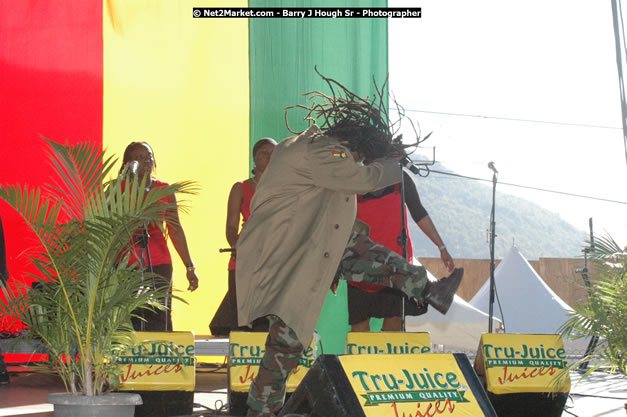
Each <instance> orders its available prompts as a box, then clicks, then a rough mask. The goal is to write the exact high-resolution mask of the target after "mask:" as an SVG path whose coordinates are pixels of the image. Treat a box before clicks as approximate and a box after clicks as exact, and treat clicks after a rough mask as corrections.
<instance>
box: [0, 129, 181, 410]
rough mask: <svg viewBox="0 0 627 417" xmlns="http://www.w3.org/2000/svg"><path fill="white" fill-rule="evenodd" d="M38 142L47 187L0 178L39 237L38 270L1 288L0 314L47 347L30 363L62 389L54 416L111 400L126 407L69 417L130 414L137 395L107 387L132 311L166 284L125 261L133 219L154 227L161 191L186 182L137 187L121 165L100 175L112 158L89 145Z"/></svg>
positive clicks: (126, 343)
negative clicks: (47, 171) (152, 282)
mask: <svg viewBox="0 0 627 417" xmlns="http://www.w3.org/2000/svg"><path fill="white" fill-rule="evenodd" d="M47 142H48V144H49V146H50V157H51V158H50V159H51V162H52V165H53V167H54V170H55V177H53V179H52V183H51V184H49V185H47V186H44V187H42V188H41V189H35V188H32V187H29V186H19V185H0V198H1V199H3V200H5V201H6V202H7V203H8V204H9V205H10V206H12V207H13V208H14V209H15V210H17V211H18V212H19V214H20V215H21V217H23V218H24V220H25V221H26V223H27V225H28V226H29V227H30V228H31V229H32V230H33V232H34V233H35V235H36V236H37V238H38V239H39V242H40V243H41V248H40V249H38V250H34V251H33V253H31V254H30V255H29V256H30V258H31V261H32V263H33V264H34V266H35V267H36V270H37V273H36V274H34V275H33V278H34V280H35V283H34V285H33V288H32V289H26V288H23V289H21V291H20V290H18V291H8V292H6V300H4V301H2V300H0V314H1V315H4V316H7V317H11V318H13V319H15V320H19V321H21V322H23V323H24V324H25V325H27V326H28V327H29V331H28V332H27V333H25V334H23V335H22V336H21V337H23V338H32V339H35V340H37V341H38V342H39V343H40V344H41V345H42V346H43V348H44V349H45V350H46V351H47V353H48V354H49V361H48V362H46V363H43V364H40V365H38V368H39V369H42V370H45V371H48V372H53V373H56V374H58V375H59V377H60V378H61V379H62V381H63V383H64V384H65V387H66V390H67V391H68V393H66V394H51V397H49V402H52V403H53V404H55V415H62V414H61V412H62V411H63V410H64V409H66V408H67V406H66V404H69V403H71V402H76V401H78V402H79V403H81V402H82V403H85V404H101V403H103V404H107V401H109V400H111V401H113V403H114V404H115V403H120V402H122V403H126V404H127V409H128V410H130V414H119V412H118V411H116V410H118V409H117V408H116V409H112V408H109V409H107V411H102V410H101V411H86V410H85V411H81V412H80V413H79V414H76V412H74V413H75V414H72V415H81V416H87V415H89V416H91V415H94V416H96V415H98V416H103V415H107V416H112V415H115V416H118V415H120V416H122V415H130V416H132V415H133V413H134V409H135V405H136V404H138V403H139V404H141V399H140V398H139V396H138V395H137V394H127V393H111V391H112V390H114V389H115V388H116V386H118V385H119V375H120V371H118V368H117V366H116V359H117V358H118V357H119V355H120V354H121V352H123V351H124V350H126V349H127V348H129V347H130V346H132V341H131V335H132V332H133V329H132V325H131V322H130V319H131V317H132V316H134V315H137V312H138V311H139V310H141V309H154V308H165V307H164V306H163V305H161V304H160V303H159V302H158V301H157V300H158V299H160V298H161V297H162V296H163V295H164V294H163V292H164V291H165V290H164V289H160V288H152V287H147V286H144V285H142V273H141V271H140V269H139V268H138V265H133V264H131V265H129V262H128V259H129V253H130V248H131V246H132V245H130V242H132V239H133V236H134V235H135V233H136V231H137V230H138V229H139V228H141V227H142V225H146V224H147V223H148V222H153V221H154V222H157V223H158V224H161V223H162V222H163V216H164V215H165V214H164V213H166V212H167V211H168V210H167V209H168V208H170V206H169V203H167V201H171V200H172V199H171V198H169V197H171V196H172V195H173V194H174V193H176V192H183V193H190V192H191V191H192V190H191V183H189V182H185V183H176V184H172V185H170V186H167V187H153V188H151V189H150V190H149V191H146V187H145V181H146V179H145V178H137V176H133V175H132V174H131V173H127V172H126V171H127V170H126V169H125V170H123V171H122V173H121V174H120V175H119V176H116V177H115V178H114V179H112V180H109V181H106V178H107V177H108V176H110V174H111V173H112V168H113V165H114V164H115V162H116V160H115V159H114V158H113V157H106V158H105V156H104V153H103V152H102V151H101V150H100V148H99V147H98V146H96V145H94V144H78V145H61V144H58V143H55V142H53V141H49V140H47ZM144 277H146V276H144ZM148 277H149V276H148ZM138 401H139V402H138ZM107 407H108V406H107Z"/></svg>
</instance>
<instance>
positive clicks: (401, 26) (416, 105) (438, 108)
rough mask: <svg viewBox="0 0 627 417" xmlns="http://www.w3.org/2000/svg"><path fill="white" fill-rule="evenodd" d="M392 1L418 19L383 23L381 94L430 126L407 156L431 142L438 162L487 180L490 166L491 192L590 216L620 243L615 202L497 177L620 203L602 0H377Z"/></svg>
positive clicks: (623, 176) (623, 226)
mask: <svg viewBox="0 0 627 417" xmlns="http://www.w3.org/2000/svg"><path fill="white" fill-rule="evenodd" d="M400 6H412V7H422V18H420V19H390V20H389V72H390V88H391V92H392V93H393V94H394V95H395V97H396V99H397V101H398V103H400V104H401V105H402V106H403V107H404V108H405V109H406V114H407V115H408V116H410V117H411V118H412V119H413V120H415V121H418V123H419V124H420V128H421V130H422V132H423V135H424V134H426V133H428V132H431V131H433V134H432V136H431V137H430V138H429V139H428V140H427V141H426V142H425V143H424V146H426V147H428V148H426V149H423V150H421V151H419V152H418V153H423V154H425V155H432V150H431V147H435V158H436V160H437V161H438V162H441V163H442V164H444V165H445V166H446V168H448V169H450V170H453V171H455V172H456V173H458V174H462V175H467V176H472V177H479V178H484V179H487V180H491V179H492V171H490V170H489V169H488V166H487V165H488V162H490V161H494V163H495V166H496V168H497V170H498V171H499V176H498V181H499V183H498V184H497V190H498V191H499V192H503V193H508V194H512V195H516V196H519V197H523V198H525V199H528V200H530V201H532V202H534V203H537V204H539V205H540V206H542V207H544V208H547V209H549V210H551V211H553V212H556V213H559V214H560V215H561V217H562V218H563V219H564V220H566V221H568V222H569V223H571V224H572V225H573V226H575V227H576V228H578V229H580V230H582V231H585V232H588V231H589V229H588V218H590V217H592V218H593V222H594V231H595V233H597V234H606V233H608V234H609V235H611V236H612V237H613V238H614V239H615V240H616V241H617V243H618V244H619V245H621V246H627V204H617V203H609V202H603V201H598V200H591V199H586V198H579V197H570V196H562V195H558V194H553V193H547V192H541V191H531V190H525V189H521V188H516V187H512V186H507V185H504V184H501V182H503V183H512V184H519V185H524V186H530V187H537V188H544V189H550V190H556V191H562V192H567V193H573V194H580V195H586V196H593V197H600V198H604V199H610V200H617V201H621V202H623V203H627V162H626V152H625V145H624V141H623V132H622V130H621V107H620V106H621V104H620V90H619V81H618V71H617V63H616V47H615V41H614V28H613V19H612V8H611V2H610V1H609V0H606V1H594V2H590V1H585V2H584V1H580V0H568V1H566V0H550V1H549V0H543V1H538V0H531V1H526V2H512V1H502V0H500V1H496V0H481V1H478V2H468V1H461V0H422V1H420V2H416V1H411V2H408V1H400V0H398V1H396V0H390V2H389V7H400ZM626 14H627V13H626ZM626 70H627V68H626ZM391 107H393V105H391ZM474 116H480V117H474ZM512 119H517V120H512ZM404 132H405V133H404V137H405V138H407V137H409V136H410V135H411V131H409V130H404ZM431 175H438V174H434V173H433V174H431ZM484 184H486V186H487V187H489V186H490V184H489V183H484ZM424 198H428V196H425V197H424ZM498 204H499V202H498V200H497V202H496V205H497V218H496V222H497V232H498ZM488 223H489V219H486V228H487V225H488Z"/></svg>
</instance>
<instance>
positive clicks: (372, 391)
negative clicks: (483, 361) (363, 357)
mask: <svg viewBox="0 0 627 417" xmlns="http://www.w3.org/2000/svg"><path fill="white" fill-rule="evenodd" d="M352 377H353V379H355V380H358V381H359V383H360V384H361V387H362V388H363V389H364V391H366V392H367V393H366V394H362V397H363V398H365V400H366V403H365V404H364V406H374V405H379V404H383V403H394V404H396V403H407V402H414V403H416V402H438V405H439V404H440V402H441V401H444V402H445V403H446V404H448V406H449V408H450V407H452V409H454V408H455V406H454V404H453V403H455V402H458V403H466V402H469V400H467V399H466V398H464V394H465V393H466V390H467V387H466V386H465V385H462V384H461V383H460V381H459V378H458V376H457V374H456V373H455V372H446V373H443V372H435V373H431V372H430V371H429V369H427V368H423V369H422V371H418V372H415V371H411V370H409V369H400V370H399V371H397V372H396V373H383V374H374V373H373V374H371V373H369V372H367V371H353V372H352Z"/></svg>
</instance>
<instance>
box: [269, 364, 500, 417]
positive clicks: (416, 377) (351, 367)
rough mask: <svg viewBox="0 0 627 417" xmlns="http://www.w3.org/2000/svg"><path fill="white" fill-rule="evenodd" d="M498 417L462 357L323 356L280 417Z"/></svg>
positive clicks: (479, 383) (472, 371)
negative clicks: (298, 416) (442, 416)
mask: <svg viewBox="0 0 627 417" xmlns="http://www.w3.org/2000/svg"><path fill="white" fill-rule="evenodd" d="M289 413H297V414H305V415H307V416H309V417H401V416H413V417H426V416H429V417H431V416H436V415H439V414H445V415H447V416H448V415H452V416H473V417H479V416H486V417H497V414H496V413H495V411H494V409H493V408H492V405H491V404H490V401H489V400H488V397H487V395H486V393H485V391H484V390H483V387H482V386H481V382H480V381H479V379H478V378H477V375H476V374H475V372H474V370H473V369H472V366H471V364H470V362H469V361H468V358H467V357H466V355H464V354H458V353H456V354H416V355H343V356H337V355H321V356H320V357H319V358H318V359H317V360H316V362H315V363H314V366H313V367H312V368H311V369H310V370H309V372H308V373H307V375H305V378H304V379H303V381H302V382H301V383H300V385H299V386H298V388H297V389H296V391H295V392H294V393H293V394H292V396H291V397H290V399H289V400H288V401H287V402H286V403H285V406H284V407H283V409H282V410H281V412H280V413H279V417H286V416H287V415H288V414H289Z"/></svg>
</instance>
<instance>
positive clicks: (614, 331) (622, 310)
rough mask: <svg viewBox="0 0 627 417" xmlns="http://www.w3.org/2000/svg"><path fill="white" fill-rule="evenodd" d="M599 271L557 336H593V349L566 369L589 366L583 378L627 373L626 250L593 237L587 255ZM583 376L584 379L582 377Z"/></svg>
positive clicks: (576, 337)
mask: <svg viewBox="0 0 627 417" xmlns="http://www.w3.org/2000/svg"><path fill="white" fill-rule="evenodd" d="M591 256H592V261H593V262H594V264H595V266H596V270H598V271H599V275H598V280H596V281H593V282H592V286H591V288H590V289H589V296H588V299H587V300H586V301H584V302H582V303H580V304H577V305H576V306H575V308H574V312H573V313H572V317H571V318H570V319H569V320H568V321H567V322H566V323H564V325H563V326H562V328H561V329H560V330H561V333H562V335H563V336H565V337H568V338H571V339H579V338H583V337H587V336H591V337H596V338H597V340H598V342H597V343H596V346H595V347H594V349H593V350H592V351H591V352H589V353H588V354H587V355H585V356H584V357H583V358H582V359H580V360H579V361H578V362H576V363H573V364H572V365H571V366H570V368H571V369H575V368H577V367H579V365H581V364H582V363H589V364H591V365H592V366H590V367H589V368H588V371H587V372H586V374H585V375H588V374H589V373H591V372H592V371H595V370H597V369H599V368H609V371H610V372H615V371H619V372H622V373H623V374H625V372H626V371H627V327H625V323H627V281H626V271H627V249H622V248H621V247H620V246H619V245H618V244H617V243H616V242H615V241H614V240H613V239H612V238H611V237H609V236H605V237H596V238H595V244H594V248H593V249H592V252H591ZM585 375H584V376H585Z"/></svg>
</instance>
